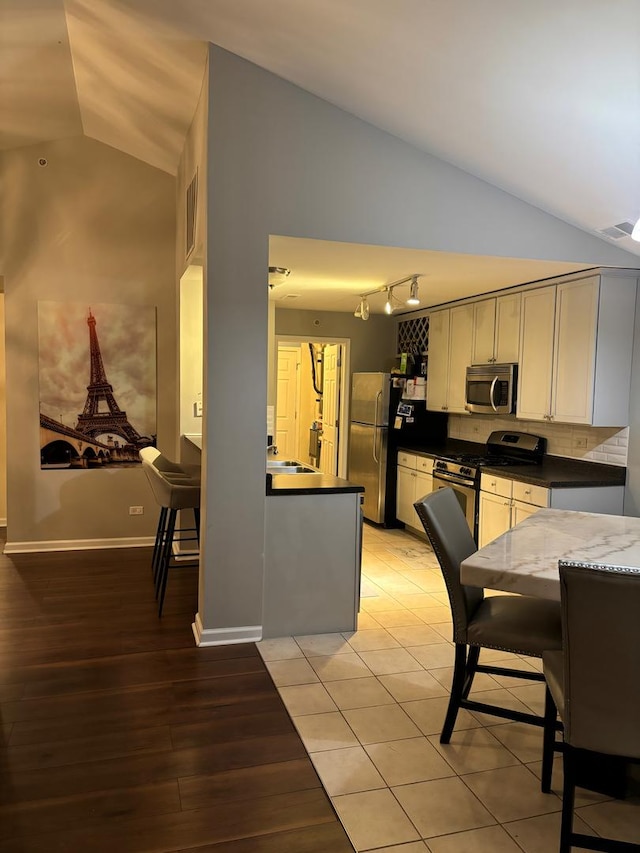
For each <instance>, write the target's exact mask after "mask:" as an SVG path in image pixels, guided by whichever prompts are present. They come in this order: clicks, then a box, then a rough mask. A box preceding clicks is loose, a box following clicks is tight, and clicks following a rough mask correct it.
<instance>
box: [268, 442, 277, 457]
mask: <svg viewBox="0 0 640 853" xmlns="http://www.w3.org/2000/svg"><path fill="white" fill-rule="evenodd" d="M269 454H271V455H272V456H277V455H278V448H277V446H276V445H275V444H267V456H268V455H269Z"/></svg>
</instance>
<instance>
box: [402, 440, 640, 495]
mask: <svg viewBox="0 0 640 853" xmlns="http://www.w3.org/2000/svg"><path fill="white" fill-rule="evenodd" d="M398 449H399V450H401V451H404V452H406V453H415V454H416V455H418V456H430V457H432V458H435V457H437V456H447V455H449V454H451V453H482V451H483V449H484V444H479V443H477V442H474V441H461V440H459V439H454V438H450V439H447V441H446V442H444V443H443V444H438V445H426V444H424V445H421V446H420V447H400V448H398ZM482 473H483V474H495V475H497V476H498V477H504V478H505V479H507V480H520V481H522V482H523V483H531V484H532V485H534V486H544V487H546V488H547V489H575V488H598V487H601V486H624V484H625V482H626V478H627V469H626V468H623V467H622V466H620V465H602V464H601V463H600V462H585V461H583V460H581V459H568V458H567V457H565V456H547V455H545V456H544V457H543V461H542V464H541V465H505V466H504V467H502V468H491V467H489V466H487V467H486V468H483V469H482Z"/></svg>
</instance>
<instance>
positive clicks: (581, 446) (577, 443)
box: [573, 437, 587, 450]
mask: <svg viewBox="0 0 640 853" xmlns="http://www.w3.org/2000/svg"><path fill="white" fill-rule="evenodd" d="M573 446H574V447H575V449H576V450H585V449H586V447H587V439H586V438H580V437H577V438H574V439H573Z"/></svg>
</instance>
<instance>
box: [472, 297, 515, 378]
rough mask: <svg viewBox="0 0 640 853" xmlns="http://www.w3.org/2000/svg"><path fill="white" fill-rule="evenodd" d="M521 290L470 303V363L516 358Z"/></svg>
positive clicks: (506, 361)
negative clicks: (471, 334) (471, 307)
mask: <svg viewBox="0 0 640 853" xmlns="http://www.w3.org/2000/svg"><path fill="white" fill-rule="evenodd" d="M521 300H522V294H520V293H509V294H507V295H506V296H498V297H495V298H493V299H481V300H479V301H478V302H474V303H473V342H472V351H471V363H472V364H495V363H497V364H507V363H511V362H516V361H517V360H518V355H519V350H520V307H521Z"/></svg>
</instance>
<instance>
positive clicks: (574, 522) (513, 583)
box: [460, 509, 640, 600]
mask: <svg viewBox="0 0 640 853" xmlns="http://www.w3.org/2000/svg"><path fill="white" fill-rule="evenodd" d="M559 560H562V562H563V563H565V562H566V563H572V564H576V563H577V564H584V565H589V566H601V567H604V568H613V569H615V568H632V569H635V570H636V571H638V572H640V518H635V517H631V516H621V515H602V514H600V513H594V512H570V511H569V510H559V509H541V510H539V511H538V512H536V513H535V514H534V515H531V516H529V518H526V519H525V520H524V521H521V522H520V524H518V525H516V527H514V528H512V529H511V530H509V531H507V532H506V533H503V534H502V536H499V537H498V538H497V539H495V540H494V541H493V542H490V543H489V545H485V547H484V548H480V550H479V551H476V552H475V554H472V555H471V556H470V557H467V559H466V560H463V561H462V564H461V566H460V579H461V580H462V583H463V584H467V585H469V586H482V587H485V588H487V589H499V590H503V591H504V592H516V593H520V594H522V595H534V596H537V597H538V598H549V599H554V600H560V582H559V581H560V575H559V572H558V561H559Z"/></svg>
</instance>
